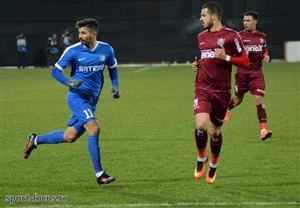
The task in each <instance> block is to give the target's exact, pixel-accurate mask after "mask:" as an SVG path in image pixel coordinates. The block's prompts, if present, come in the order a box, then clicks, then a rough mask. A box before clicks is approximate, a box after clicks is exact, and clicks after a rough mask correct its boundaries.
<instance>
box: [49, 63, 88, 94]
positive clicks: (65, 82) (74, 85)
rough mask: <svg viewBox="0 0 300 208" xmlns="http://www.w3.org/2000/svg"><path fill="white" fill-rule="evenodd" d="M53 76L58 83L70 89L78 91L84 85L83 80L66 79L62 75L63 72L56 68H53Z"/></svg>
mask: <svg viewBox="0 0 300 208" xmlns="http://www.w3.org/2000/svg"><path fill="white" fill-rule="evenodd" d="M51 75H52V77H53V78H54V79H56V80H57V81H58V82H60V83H62V84H63V85H66V86H68V87H70V88H74V89H78V88H79V87H80V85H81V83H82V81H81V80H71V79H68V78H66V77H65V76H64V75H63V74H62V71H61V70H59V69H58V68H56V67H54V68H53V70H52V73H51Z"/></svg>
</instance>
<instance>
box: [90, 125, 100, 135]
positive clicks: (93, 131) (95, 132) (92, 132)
mask: <svg viewBox="0 0 300 208" xmlns="http://www.w3.org/2000/svg"><path fill="white" fill-rule="evenodd" d="M88 133H89V135H99V134H100V126H98V125H94V126H92V127H90V128H89V129H88Z"/></svg>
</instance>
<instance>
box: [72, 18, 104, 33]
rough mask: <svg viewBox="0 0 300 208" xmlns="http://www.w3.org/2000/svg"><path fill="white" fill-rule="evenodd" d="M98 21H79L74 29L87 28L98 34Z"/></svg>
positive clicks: (89, 19) (90, 19) (88, 19)
mask: <svg viewBox="0 0 300 208" xmlns="http://www.w3.org/2000/svg"><path fill="white" fill-rule="evenodd" d="M98 25H99V24H98V21H97V20H95V19H93V18H85V19H82V20H79V21H77V22H76V24H75V27H76V28H81V27H87V28H89V29H90V30H93V31H95V32H98Z"/></svg>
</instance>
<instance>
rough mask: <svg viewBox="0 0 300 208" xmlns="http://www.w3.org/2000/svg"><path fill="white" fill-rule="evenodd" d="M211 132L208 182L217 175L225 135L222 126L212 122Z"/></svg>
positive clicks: (212, 180)
mask: <svg viewBox="0 0 300 208" xmlns="http://www.w3.org/2000/svg"><path fill="white" fill-rule="evenodd" d="M209 134H210V150H211V153H210V160H209V170H208V171H207V174H206V182H207V183H208V184H212V183H213V182H214V181H215V179H216V176H217V166H218V162H219V156H220V152H221V147H222V142H223V137H222V132H221V126H216V125H215V124H213V123H212V124H211V126H210V128H209Z"/></svg>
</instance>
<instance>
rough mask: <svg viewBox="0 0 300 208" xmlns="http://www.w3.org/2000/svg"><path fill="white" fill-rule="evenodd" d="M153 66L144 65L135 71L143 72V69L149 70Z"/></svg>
mask: <svg viewBox="0 0 300 208" xmlns="http://www.w3.org/2000/svg"><path fill="white" fill-rule="evenodd" d="M152 68H153V67H152V66H147V67H143V68H141V69H138V70H135V71H134V72H133V73H139V72H143V71H147V70H149V69H152Z"/></svg>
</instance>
